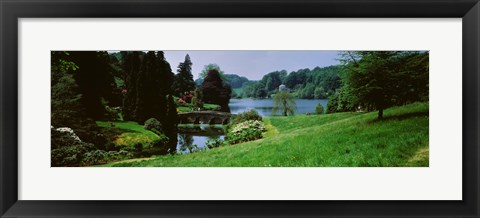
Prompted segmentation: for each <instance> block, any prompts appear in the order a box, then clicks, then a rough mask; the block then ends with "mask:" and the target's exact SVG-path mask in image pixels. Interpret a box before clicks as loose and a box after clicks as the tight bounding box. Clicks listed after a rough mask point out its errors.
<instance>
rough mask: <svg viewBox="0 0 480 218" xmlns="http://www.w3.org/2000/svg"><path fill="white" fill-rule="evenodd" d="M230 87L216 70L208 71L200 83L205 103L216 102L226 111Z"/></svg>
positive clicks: (228, 109)
mask: <svg viewBox="0 0 480 218" xmlns="http://www.w3.org/2000/svg"><path fill="white" fill-rule="evenodd" d="M231 93H232V89H231V87H230V86H229V85H228V84H224V83H223V81H222V78H221V77H220V73H219V72H218V71H217V70H211V71H209V72H208V75H207V77H205V79H204V81H203V83H202V95H203V101H204V102H205V103H212V104H218V105H220V106H221V110H222V111H225V112H228V111H230V108H229V107H228V102H229V101H230V97H231Z"/></svg>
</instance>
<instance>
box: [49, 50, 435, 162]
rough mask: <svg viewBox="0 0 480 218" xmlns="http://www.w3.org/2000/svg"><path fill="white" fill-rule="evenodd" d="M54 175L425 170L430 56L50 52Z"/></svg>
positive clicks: (404, 53)
mask: <svg viewBox="0 0 480 218" xmlns="http://www.w3.org/2000/svg"><path fill="white" fill-rule="evenodd" d="M50 55H51V90H50V91H51V124H50V129H51V131H50V132H51V150H50V155H51V157H50V160H51V167H429V51H369V50H365V51H332V50H152V51H146V50H145V51H140V50H139V51H122V50H109V51H51V54H50Z"/></svg>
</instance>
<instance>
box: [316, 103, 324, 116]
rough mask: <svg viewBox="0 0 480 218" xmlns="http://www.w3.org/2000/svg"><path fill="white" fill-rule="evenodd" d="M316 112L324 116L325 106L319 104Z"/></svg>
mask: <svg viewBox="0 0 480 218" xmlns="http://www.w3.org/2000/svg"><path fill="white" fill-rule="evenodd" d="M315 112H316V113H317V114H323V106H322V104H320V103H318V105H317V107H316V108H315Z"/></svg>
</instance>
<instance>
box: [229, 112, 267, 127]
mask: <svg viewBox="0 0 480 218" xmlns="http://www.w3.org/2000/svg"><path fill="white" fill-rule="evenodd" d="M248 120H258V121H262V116H260V115H259V114H258V112H257V111H256V110H254V109H252V110H249V111H245V112H242V113H238V114H236V115H235V116H234V117H233V119H232V124H238V123H242V122H245V121H248Z"/></svg>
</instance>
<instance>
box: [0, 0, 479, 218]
mask: <svg viewBox="0 0 480 218" xmlns="http://www.w3.org/2000/svg"><path fill="white" fill-rule="evenodd" d="M0 14H1V27H0V28H1V43H0V46H1V47H0V51H1V58H0V66H1V74H0V83H1V85H0V96H1V97H0V108H1V111H0V143H1V144H0V155H1V159H0V166H1V168H0V181H1V185H0V201H1V202H0V214H1V217H187V216H188V217H191V216H193V217H233V216H238V217H267V216H268V217H310V216H314V217H338V216H352V217H360V216H362V217H371V216H380V217H404V216H409V217H420V216H421V217H423V216H428V217H447V216H448V217H478V216H479V208H480V207H479V179H478V178H479V158H478V157H479V149H478V135H479V134H478V133H479V131H478V130H479V129H478V124H479V122H478V118H479V117H478V114H479V111H478V109H479V101H478V93H479V85H478V84H479V77H478V74H479V60H480V58H479V51H480V46H479V39H480V37H479V34H480V32H479V31H480V4H479V3H478V0H297V1H295V0H256V1H254V0H142V1H135V0H120V1H109V0H101V1H95V0H62V1H58V0H38V1H35V0H0ZM51 17H53V18H67V17H68V18H72V17H73V18H77V17H79V18H83V17H88V18H107V17H108V18H119V17H123V18H134V17H213V18H225V17H258V18H265V17H268V18H279V17H286V18H293V17H302V18H311V17H345V18H352V17H362V18H365V17H369V18H392V17H393V18H397V17H407V18H427V17H428V18H444V17H446V18H450V17H456V18H462V20H463V22H462V25H463V26H462V34H463V39H462V40H463V42H462V43H463V63H462V64H463V66H462V67H463V73H462V82H463V87H462V92H463V94H462V99H463V105H462V107H463V108H462V110H463V124H462V125H463V168H462V170H463V173H462V174H463V200H461V201H20V200H18V194H17V190H18V171H17V170H18V152H17V143H18V138H17V137H18V93H19V90H18V88H19V85H18V71H17V70H18V66H17V63H18V19H19V18H51ZM39 188H41V187H39ZM438 191H442V190H438Z"/></svg>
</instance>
